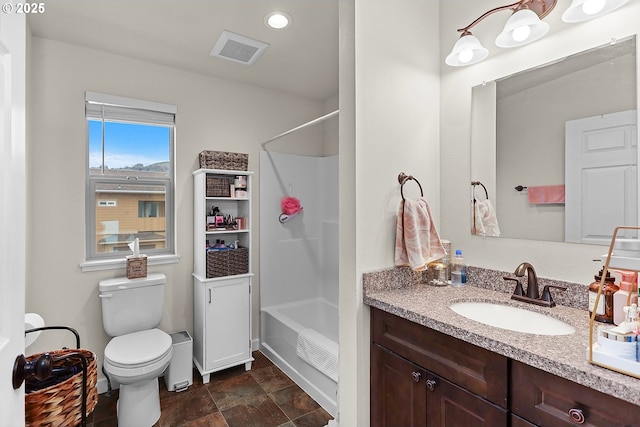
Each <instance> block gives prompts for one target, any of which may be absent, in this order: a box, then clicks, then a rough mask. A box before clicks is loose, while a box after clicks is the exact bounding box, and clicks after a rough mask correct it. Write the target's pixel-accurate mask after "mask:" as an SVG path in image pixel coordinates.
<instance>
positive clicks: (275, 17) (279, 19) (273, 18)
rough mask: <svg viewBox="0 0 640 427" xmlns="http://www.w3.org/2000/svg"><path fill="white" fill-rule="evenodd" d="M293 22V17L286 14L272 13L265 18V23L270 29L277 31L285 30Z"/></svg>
mask: <svg viewBox="0 0 640 427" xmlns="http://www.w3.org/2000/svg"><path fill="white" fill-rule="evenodd" d="M289 22H291V16H289V14H287V13H284V12H271V13H269V14H267V15H266V16H265V17H264V23H265V24H266V25H267V27H269V28H274V29H276V30H279V29H282V28H285V27H287V26H288V25H289Z"/></svg>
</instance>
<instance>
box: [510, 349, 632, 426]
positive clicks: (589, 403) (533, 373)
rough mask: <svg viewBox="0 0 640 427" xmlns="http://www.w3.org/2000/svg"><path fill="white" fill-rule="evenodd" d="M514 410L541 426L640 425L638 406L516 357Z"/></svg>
mask: <svg viewBox="0 0 640 427" xmlns="http://www.w3.org/2000/svg"><path fill="white" fill-rule="evenodd" d="M511 370H512V371H511V372H512V386H511V389H512V392H511V393H512V399H511V410H512V412H513V413H514V414H518V415H519V416H521V417H522V418H525V419H527V420H529V421H530V422H532V423H533V424H537V425H540V426H545V427H546V426H553V427H556V426H557V427H563V426H565V427H569V426H575V425H583V426H591V427H622V426H625V427H626V426H639V425H640V418H639V417H638V414H639V413H640V411H638V407H637V406H635V405H633V404H631V403H628V402H624V401H622V400H619V399H616V398H614V397H612V396H609V395H606V394H604V393H600V392H598V391H595V390H593V389H590V388H588V387H585V386H583V385H580V384H577V383H574V382H573V381H569V380H566V379H564V378H560V377H557V376H555V375H553V374H550V373H548V372H544V371H541V370H539V369H536V368H533V367H531V366H528V365H525V364H523V363H520V362H516V361H513V363H512V367H511Z"/></svg>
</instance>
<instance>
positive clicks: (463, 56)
mask: <svg viewBox="0 0 640 427" xmlns="http://www.w3.org/2000/svg"><path fill="white" fill-rule="evenodd" d="M472 59H473V51H472V50H471V49H465V50H461V51H460V53H459V54H458V60H459V61H460V62H461V63H463V64H466V63H467V62H469V61H471V60H472Z"/></svg>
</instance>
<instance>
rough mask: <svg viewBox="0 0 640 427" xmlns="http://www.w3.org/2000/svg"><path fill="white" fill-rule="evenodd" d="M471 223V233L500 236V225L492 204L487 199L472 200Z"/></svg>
mask: <svg viewBox="0 0 640 427" xmlns="http://www.w3.org/2000/svg"><path fill="white" fill-rule="evenodd" d="M473 209H474V211H473V214H474V217H473V224H472V227H475V228H474V229H473V230H472V231H471V234H473V235H476V236H491V237H500V226H498V217H497V216H496V211H495V209H493V205H492V204H491V202H490V201H489V199H487V200H476V201H475V202H473Z"/></svg>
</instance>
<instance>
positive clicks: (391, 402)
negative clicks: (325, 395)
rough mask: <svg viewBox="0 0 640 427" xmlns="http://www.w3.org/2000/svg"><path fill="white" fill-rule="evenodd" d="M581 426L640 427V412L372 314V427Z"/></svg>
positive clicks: (437, 334)
mask: <svg viewBox="0 0 640 427" xmlns="http://www.w3.org/2000/svg"><path fill="white" fill-rule="evenodd" d="M585 363H586V362H585ZM576 425H581V426H587V427H622V426H625V427H640V406H637V405H634V404H631V403H628V402H625V401H622V400H620V399H617V398H615V397H613V396H610V395H607V394H605V393H601V392H598V391H595V390H593V389H591V388H589V387H585V386H583V385H580V384H577V383H574V382H573V381H569V380H566V379H564V378H560V377H558V376H556V375H553V374H550V373H548V372H545V371H542V370H539V369H536V368H533V367H531V366H529V365H526V364H524V363H520V362H517V361H515V360H509V359H508V358H506V357H504V356H501V355H499V354H496V353H493V352H491V351H489V350H485V349H483V348H480V347H477V346H474V345H472V344H469V343H467V342H464V341H462V340H460V339H457V338H453V337H451V336H449V335H446V334H443V333H440V332H437V331H435V330H433V329H430V328H427V327H424V326H421V325H419V324H417V323H414V322H411V321H408V320H405V319H403V318H400V317H398V316H395V315H393V314H389V313H387V312H385V311H382V310H379V309H376V308H371V426H372V427H378V426H384V427H418V426H419V427H424V426H435V427H475V426H484V427H501V426H505V427H506V426H510V427H569V426H576Z"/></svg>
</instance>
